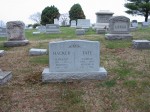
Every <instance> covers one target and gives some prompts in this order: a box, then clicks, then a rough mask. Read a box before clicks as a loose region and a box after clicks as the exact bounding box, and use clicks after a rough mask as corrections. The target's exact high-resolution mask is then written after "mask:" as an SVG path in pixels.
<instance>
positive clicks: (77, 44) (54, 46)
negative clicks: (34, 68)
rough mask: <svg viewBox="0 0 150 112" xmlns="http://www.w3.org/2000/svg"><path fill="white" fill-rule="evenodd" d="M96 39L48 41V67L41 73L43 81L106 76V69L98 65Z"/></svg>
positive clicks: (98, 78) (98, 57) (98, 45)
mask: <svg viewBox="0 0 150 112" xmlns="http://www.w3.org/2000/svg"><path fill="white" fill-rule="evenodd" d="M99 63H100V43H99V42H98V41H85V40H67V41H60V42H50V43H49V68H45V69H44V71H43V73H42V81H43V82H62V81H72V80H75V79H76V80H84V79H95V80H101V79H104V78H106V76H107V71H106V70H105V69H104V68H103V67H99Z"/></svg>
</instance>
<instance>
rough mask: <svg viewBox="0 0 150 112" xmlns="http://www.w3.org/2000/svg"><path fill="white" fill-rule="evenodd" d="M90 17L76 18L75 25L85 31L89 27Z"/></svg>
mask: <svg viewBox="0 0 150 112" xmlns="http://www.w3.org/2000/svg"><path fill="white" fill-rule="evenodd" d="M90 24H91V23H90V19H77V27H76V28H81V29H85V31H87V30H88V29H89V28H90Z"/></svg>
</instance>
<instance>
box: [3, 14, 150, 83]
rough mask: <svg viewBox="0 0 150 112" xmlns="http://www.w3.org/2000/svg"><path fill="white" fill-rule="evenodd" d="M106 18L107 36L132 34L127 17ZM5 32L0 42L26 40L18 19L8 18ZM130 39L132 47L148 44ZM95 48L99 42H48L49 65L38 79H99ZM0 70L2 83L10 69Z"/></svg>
mask: <svg viewBox="0 0 150 112" xmlns="http://www.w3.org/2000/svg"><path fill="white" fill-rule="evenodd" d="M110 21H111V24H110V29H111V30H110V32H109V33H110V34H106V35H105V36H106V38H107V39H111V40H112V39H125V38H127V39H128V38H131V37H132V36H131V35H130V34H129V18H126V17H123V16H119V17H113V18H112V19H111V20H110ZM7 33H8V34H7V35H8V42H5V43H4V46H6V45H7V46H14V45H15V46H16V45H17V46H18V45H26V44H27V43H28V40H26V39H25V35H24V24H23V23H22V22H20V21H12V22H8V23H7ZM25 42H27V43H25ZM133 42H134V47H135V48H136V47H137V48H138V47H140V46H145V45H146V46H147V47H149V46H150V41H144V40H142V41H138V40H134V41H133ZM23 43H24V44H23ZM149 48H150V47H149ZM99 51H100V45H99V42H92V41H83V40H82V41H81V40H76V41H73V40H72V41H63V42H52V43H50V44H49V52H50V53H49V54H50V56H49V61H50V62H49V65H50V66H49V68H45V69H44V71H43V73H42V81H43V82H57V81H60V82H61V81H64V80H69V81H71V80H74V79H78V80H80V79H97V80H100V79H104V78H106V76H107V71H106V70H105V69H104V68H103V67H99V61H100V60H99V57H100V52H99ZM6 73H7V74H8V75H6ZM0 74H2V75H1V76H0V81H1V82H0V83H5V82H6V81H7V80H9V79H10V78H11V76H12V74H11V72H0Z"/></svg>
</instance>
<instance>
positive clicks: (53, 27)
mask: <svg viewBox="0 0 150 112" xmlns="http://www.w3.org/2000/svg"><path fill="white" fill-rule="evenodd" d="M46 33H60V29H59V25H57V24H46Z"/></svg>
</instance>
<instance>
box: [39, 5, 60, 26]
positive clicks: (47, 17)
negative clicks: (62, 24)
mask: <svg viewBox="0 0 150 112" xmlns="http://www.w3.org/2000/svg"><path fill="white" fill-rule="evenodd" d="M59 16H60V13H59V10H58V9H57V8H56V7H55V6H54V5H53V6H51V7H46V8H45V9H44V10H43V11H42V14H41V24H42V25H46V24H53V23H54V19H55V18H57V19H58V18H59Z"/></svg>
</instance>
